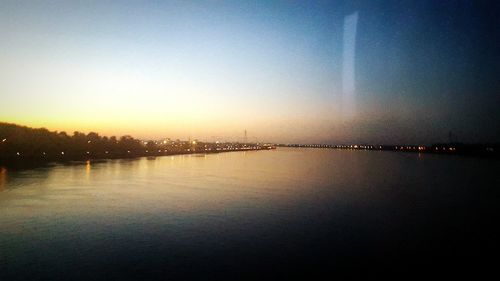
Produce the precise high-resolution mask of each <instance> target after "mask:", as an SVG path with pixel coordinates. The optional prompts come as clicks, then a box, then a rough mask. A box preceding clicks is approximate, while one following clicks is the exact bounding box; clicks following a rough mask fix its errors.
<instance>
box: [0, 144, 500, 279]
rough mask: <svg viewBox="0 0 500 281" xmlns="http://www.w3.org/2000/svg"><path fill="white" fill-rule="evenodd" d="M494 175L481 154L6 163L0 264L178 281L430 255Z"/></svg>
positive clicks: (0, 197)
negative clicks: (405, 251)
mask: <svg viewBox="0 0 500 281" xmlns="http://www.w3.org/2000/svg"><path fill="white" fill-rule="evenodd" d="M498 168H499V166H498V163H496V162H491V161H484V160H478V159H467V158H459V157H447V156H440V155H429V156H426V157H417V156H415V155H414V154H411V155H407V154H404V153H392V152H380V151H346V150H342V151H337V150H319V149H277V150H275V151H259V152H255V153H250V152H247V153H245V152H235V153H223V154H212V155H206V156H205V157H198V156H192V155H179V156H167V157H157V158H156V159H151V160H148V159H147V158H140V159H123V160H106V161H92V162H90V161H87V162H79V163H71V164H65V165H54V166H51V167H42V168H38V169H33V170H25V171H15V172H11V171H10V170H9V171H8V180H7V169H5V168H3V169H1V168H0V188H2V189H4V192H0V225H1V226H2V227H1V228H0V269H2V266H5V267H7V268H8V269H10V270H11V272H14V273H15V274H20V275H19V276H21V277H22V276H23V272H25V271H24V269H25V266H27V265H29V266H28V267H29V268H30V270H31V271H35V272H38V273H40V272H42V273H43V272H59V273H61V274H62V276H64V277H67V276H68V275H69V276H73V275H74V274H75V272H80V273H81V272H89V274H91V272H94V273H95V272H99V271H100V270H103V268H104V269H108V270H110V272H112V274H118V275H120V272H122V273H123V274H124V276H122V275H120V276H116V275H113V276H114V277H117V278H113V279H120V278H121V277H123V278H125V279H127V278H129V279H130V276H128V275H127V274H129V273H130V271H129V270H132V269H137V268H138V267H140V268H142V270H143V272H144V271H151V272H164V271H165V270H168V269H170V270H171V271H169V272H164V273H165V274H166V276H169V274H170V273H171V272H179V270H181V271H180V272H182V268H191V266H192V265H193V266H194V267H195V269H196V270H203V269H206V268H210V267H209V266H207V264H204V263H203V262H201V261H205V262H207V260H209V261H211V262H213V263H215V267H214V268H224V266H229V267H231V268H237V267H238V266H243V265H245V264H248V263H247V262H246V261H248V260H249V259H250V260H252V261H253V264H254V265H255V264H260V263H266V264H273V265H274V264H276V262H275V261H276V260H278V261H281V262H282V263H283V264H285V263H286V262H284V261H289V260H288V259H289V258H290V257H295V258H297V260H299V261H301V264H303V263H305V264H307V263H311V264H316V263H317V264H321V262H323V261H328V262H332V264H334V263H333V260H337V261H342V260H344V258H345V257H346V256H351V257H352V256H357V254H356V253H355V251H370V250H373V253H387V252H388V251H397V250H398V249H397V248H394V245H410V247H413V248H412V249H420V248H422V247H423V246H424V247H423V248H425V245H427V244H425V243H424V244H419V243H420V242H419V241H421V240H419V239H420V237H419V236H418V235H422V233H425V235H426V236H429V235H431V236H432V233H433V232H432V231H440V230H442V231H444V232H443V233H444V234H443V233H439V235H436V237H446V239H447V240H446V241H439V242H440V243H442V244H440V245H444V244H446V243H450V242H449V241H453V239H450V237H451V238H453V235H458V234H457V233H460V232H457V231H456V228H455V229H454V228H452V227H454V225H461V224H464V223H466V222H467V221H468V220H467V217H466V215H464V213H465V211H466V210H468V208H470V206H471V204H473V203H474V202H472V203H471V202H469V201H467V200H468V198H477V196H476V197H475V196H469V195H470V192H483V193H484V194H487V192H491V190H492V189H491V188H490V187H491V186H496V184H497V183H498V178H496V177H495V176H494V175H495V173H494V171H496V170H497V169H498ZM436 171H439V173H436ZM476 179H482V181H478V180H476ZM472 180H474V181H475V184H474V185H473V186H472V188H471V186H470V185H469V184H468V183H470V182H471V181H472ZM488 188H489V189H488ZM5 189H8V190H9V192H5ZM485 198H486V199H488V198H494V196H487V197H485ZM486 199H485V200H486ZM486 203H487V202H486ZM486 203H485V202H482V204H484V206H489V205H488V204H486ZM464 206H467V208H465V207H464ZM492 206H493V205H492ZM449 210H451V211H449ZM461 210H464V211H461ZM469 220H470V217H469ZM470 221H471V220H470ZM447 229H448V230H447ZM449 229H454V231H453V232H450V233H447V232H446V231H448V232H449ZM401 233H403V234H404V235H401ZM429 233H430V234H429ZM412 239H413V240H412ZM443 243H444V244H443ZM360 248H362V250H361V249H360ZM353 251H354V253H353ZM358 254H359V253H358ZM410 254H414V252H411V251H410V252H409V256H412V255H410ZM2 255H3V256H2ZM373 255H375V256H376V254H373ZM319 257H322V258H321V259H319ZM2 259H3V260H4V261H5V260H10V261H12V262H10V264H9V265H6V264H5V262H2ZM372 260H377V259H375V258H374V259H372ZM33 261H37V262H33ZM264 261H267V262H264ZM113 262H114V263H116V264H114V263H113ZM196 264H198V267H196ZM43 266H46V268H42V267H43ZM84 268H86V269H84ZM117 268H119V270H118V269H117ZM325 268H330V267H328V266H326V265H325ZM87 269H90V270H87ZM196 270H194V271H196ZM249 270H253V269H249ZM3 272H5V271H2V270H0V279H1V280H4V279H2V273H3ZM27 272H28V271H27ZM131 276H133V275H131ZM25 277H26V276H25ZM95 277H96V276H87V278H86V279H87V280H94V279H95ZM118 277H120V278H118ZM65 279H67V278H65ZM76 279H79V278H76ZM81 279H82V280H84V279H85V278H83V277H82V278H81ZM132 279H133V278H132ZM135 279H138V278H135ZM139 279H140V278H139ZM236 279H238V278H236ZM5 280H8V279H5Z"/></svg>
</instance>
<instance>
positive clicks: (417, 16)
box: [0, 1, 500, 143]
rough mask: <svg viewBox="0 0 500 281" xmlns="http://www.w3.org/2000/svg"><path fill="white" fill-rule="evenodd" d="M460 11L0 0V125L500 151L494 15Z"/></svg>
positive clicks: (473, 6)
mask: <svg viewBox="0 0 500 281" xmlns="http://www.w3.org/2000/svg"><path fill="white" fill-rule="evenodd" d="M400 2H402V3H400ZM434 2H440V3H434ZM469 2H472V1H449V3H448V2H447V1H354V2H351V1H347V2H346V1H319V2H311V3H309V2H307V4H306V1H277V2H275V1H78V2H77V1H1V2H0V42H1V43H0V121H2V122H12V123H18V124H22V125H28V126H33V127H46V128H48V129H51V130H65V131H68V132H70V133H72V132H73V131H75V130H79V131H84V132H89V131H97V132H99V133H100V134H102V135H124V134H131V135H133V136H135V137H139V138H162V137H171V138H181V139H187V138H189V137H191V138H198V139H201V140H209V141H211V140H215V139H226V140H241V139H242V137H243V132H244V130H245V129H246V130H247V131H248V139H249V140H250V141H254V140H260V141H273V142H285V143H286V142H307V143H310V142H325V143H336V142H382V143H395V142H410V143H417V142H427V143H432V142H438V141H446V140H447V137H448V132H449V131H452V132H453V133H454V135H456V136H457V137H458V139H459V140H462V141H489V142H494V141H496V142H498V141H500V129H499V127H500V126H498V124H500V114H498V108H499V106H500V98H499V95H500V82H499V79H498V73H500V68H499V60H500V58H499V54H498V46H499V42H498V40H499V39H498V38H500V36H499V34H498V33H499V31H498V30H500V24H499V22H500V21H499V20H498V14H499V12H500V9H499V4H496V3H495V1H484V3H482V2H483V1H474V3H469ZM348 19H350V21H349V20H348ZM349 36H351V37H349ZM346 38H351V39H352V40H353V42H351V43H352V44H350V43H349V42H346V40H349V39H346ZM349 52H351V53H349ZM350 54H351V55H352V56H353V60H352V63H350V60H349V59H348V56H349V55H350ZM346 56H347V57H346ZM346 67H347V68H348V69H347V70H346ZM351 68H352V69H351ZM346 76H348V77H346ZM349 79H352V89H351V88H350V87H347V88H349V89H348V91H352V93H351V94H352V98H353V100H352V103H353V104H350V105H349V108H347V106H348V105H346V99H345V95H346V84H347V83H349V81H350V80H349ZM343 84H344V87H343ZM351 106H352V107H351ZM346 109H348V110H349V114H346Z"/></svg>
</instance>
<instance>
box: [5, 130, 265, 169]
mask: <svg viewBox="0 0 500 281" xmlns="http://www.w3.org/2000/svg"><path fill="white" fill-rule="evenodd" d="M265 148H267V147H263V146H262V145H258V144H241V143H203V142H197V141H193V142H191V141H180V140H176V141H170V140H168V141H167V140H162V141H146V142H144V141H141V140H139V139H135V138H133V137H131V136H128V135H126V136H122V137H119V138H117V137H115V136H112V137H106V136H100V135H99V134H97V133H94V132H91V133H88V134H84V133H81V132H78V131H75V132H73V134H72V135H69V134H67V133H66V132H57V131H55V132H51V131H49V130H47V129H45V128H39V129H34V128H29V127H26V126H19V125H16V124H9V123H2V122H0V164H1V163H15V162H22V163H26V162H38V161H42V162H45V161H67V160H87V159H104V158H129V157H139V156H160V155H172V154H183V153H197V152H203V153H213V152H222V151H236V150H249V149H265Z"/></svg>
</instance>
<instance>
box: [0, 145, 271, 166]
mask: <svg viewBox="0 0 500 281" xmlns="http://www.w3.org/2000/svg"><path fill="white" fill-rule="evenodd" d="M271 149H273V148H271V147H258V148H241V149H240V148H238V149H224V150H211V151H177V152H155V153H130V154H128V153H127V154H107V155H103V154H99V155H98V156H97V157H70V156H68V157H65V156H64V155H61V156H60V157H46V158H40V157H37V158H33V157H26V158H19V159H12V158H10V159H0V167H2V168H8V169H16V170H24V169H33V168H38V167H43V166H46V165H49V164H52V163H54V164H67V163H75V162H77V163H82V164H83V163H85V162H87V161H105V160H120V159H123V160H125V159H137V158H142V157H162V156H178V155H196V154H198V155H207V154H218V153H227V152H242V151H261V150H271ZM99 156H106V157H99Z"/></svg>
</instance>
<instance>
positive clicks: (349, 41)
mask: <svg viewBox="0 0 500 281" xmlns="http://www.w3.org/2000/svg"><path fill="white" fill-rule="evenodd" d="M357 24H358V12H354V13H352V14H350V15H347V16H345V17H344V37H343V44H344V45H343V54H342V58H343V61H342V113H343V117H344V119H345V120H348V119H351V118H353V117H354V116H355V114H356V87H355V56H356V28H357Z"/></svg>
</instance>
